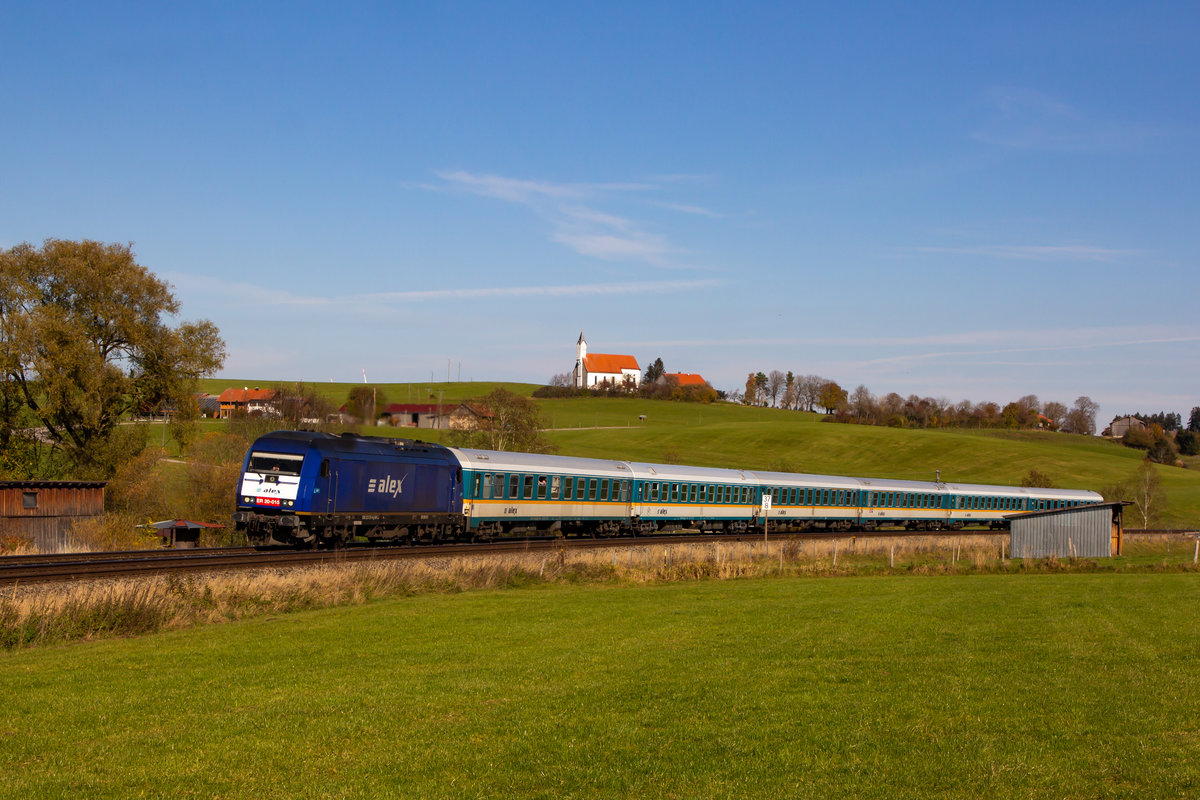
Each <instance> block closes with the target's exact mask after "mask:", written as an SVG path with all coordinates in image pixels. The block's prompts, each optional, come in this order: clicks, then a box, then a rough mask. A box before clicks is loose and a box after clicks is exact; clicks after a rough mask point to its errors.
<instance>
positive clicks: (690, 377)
mask: <svg viewBox="0 0 1200 800" xmlns="http://www.w3.org/2000/svg"><path fill="white" fill-rule="evenodd" d="M655 383H656V384H658V385H659V386H666V385H667V384H673V385H675V386H680V387H687V386H707V385H708V381H706V380H704V376H703V375H697V374H696V373H694V372H664V373H663V374H662V375H659V376H658V380H656V381H655Z"/></svg>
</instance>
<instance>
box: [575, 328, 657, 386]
mask: <svg viewBox="0 0 1200 800" xmlns="http://www.w3.org/2000/svg"><path fill="white" fill-rule="evenodd" d="M571 377H572V383H573V384H574V385H575V386H577V387H579V388H581V389H590V388H592V387H594V386H603V385H609V386H628V387H629V388H631V389H636V388H637V387H638V386H640V385H641V383H642V370H641V367H639V366H638V363H637V359H636V358H634V357H633V356H628V355H617V354H613V353H588V351H587V340H585V339H584V338H583V331H580V332H579V341H577V342H576V343H575V369H574V371H573V372H572V373H571Z"/></svg>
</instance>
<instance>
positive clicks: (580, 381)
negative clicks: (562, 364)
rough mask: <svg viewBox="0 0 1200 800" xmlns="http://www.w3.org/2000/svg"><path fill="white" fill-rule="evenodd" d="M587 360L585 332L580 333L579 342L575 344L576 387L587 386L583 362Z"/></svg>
mask: <svg viewBox="0 0 1200 800" xmlns="http://www.w3.org/2000/svg"><path fill="white" fill-rule="evenodd" d="M585 358H587V340H586V339H584V338H583V331H580V332H579V341H577V342H576V343H575V385H576V386H585V385H586V378H585V377H584V371H583V360H584V359H585Z"/></svg>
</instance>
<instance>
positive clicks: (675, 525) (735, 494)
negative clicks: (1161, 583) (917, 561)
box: [233, 431, 1103, 545]
mask: <svg viewBox="0 0 1200 800" xmlns="http://www.w3.org/2000/svg"><path fill="white" fill-rule="evenodd" d="M1102 499H1103V498H1101V496H1100V495H1099V494H1097V493H1095V492H1089V491H1081V490H1073V489H1031V488H1024V487H1016V486H983V485H974V484H949V483H940V482H934V483H925V482H920V481H894V480H883V479H878V478H851V477H837V476H831V475H802V474H793V473H776V472H751V471H748V470H736V469H714V468H707V467H687V466H676V465H667V464H648V463H640V462H632V461H616V460H613V461H608V460H604V459H593V458H573V457H569V456H547V455H534V454H530V453H509V452H496V451H488V450H471V449H456V448H450V447H443V446H441V445H436V444H428V443H422V442H414V441H410V440H405V439H389V438H380V437H368V436H357V435H353V434H343V435H341V436H334V435H331V434H326V433H311V432H300V431H276V432H275V433H271V434H268V435H266V436H263V437H261V438H259V439H258V440H257V441H256V442H255V443H254V444H253V446H252V447H251V448H250V451H249V452H248V453H247V454H246V459H245V462H244V464H243V468H242V476H241V480H240V482H239V486H238V498H237V510H236V512H235V513H234V515H233V520H234V524H235V526H236V527H237V529H238V530H243V531H245V532H246V534H247V536H248V537H249V539H250V541H251V542H253V543H255V544H292V545H315V544H317V543H318V542H321V543H338V542H345V541H349V540H350V539H352V538H355V537H365V538H367V539H389V540H402V541H409V542H422V541H454V540H465V539H492V538H498V537H501V536H506V535H510V534H518V533H554V534H559V535H564V536H566V535H580V536H619V535H637V534H649V533H653V532H656V531H661V530H673V529H682V528H688V529H698V530H705V531H714V532H726V533H744V532H751V531H761V530H762V526H763V525H764V524H769V525H770V528H771V530H773V531H805V530H823V531H826V530H874V529H877V528H880V527H899V528H905V529H908V530H957V529H960V528H963V527H965V526H976V527H978V526H983V527H991V528H1003V527H1006V526H1007V525H1008V518H1009V517H1011V516H1012V515H1015V514H1021V513H1029V512H1035V511H1045V510H1049V509H1055V508H1067V507H1071V506H1078V505H1087V504H1090V503H1098V502H1101V501H1102Z"/></svg>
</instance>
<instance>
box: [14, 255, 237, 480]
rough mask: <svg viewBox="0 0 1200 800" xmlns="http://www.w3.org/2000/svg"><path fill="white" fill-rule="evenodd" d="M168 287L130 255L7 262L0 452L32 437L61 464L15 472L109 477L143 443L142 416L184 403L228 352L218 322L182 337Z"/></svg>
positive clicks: (190, 326) (190, 327)
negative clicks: (138, 423)
mask: <svg viewBox="0 0 1200 800" xmlns="http://www.w3.org/2000/svg"><path fill="white" fill-rule="evenodd" d="M179 310H180V307H179V302H178V301H177V300H176V299H175V297H174V295H172V294H171V290H170V286H169V285H168V284H167V283H165V282H163V281H161V280H159V279H158V278H156V277H155V276H154V275H153V274H152V273H151V272H150V271H149V270H148V269H146V268H145V267H143V266H141V265H140V264H138V263H137V261H136V260H135V259H134V255H133V251H132V250H131V248H130V246H129V245H123V244H103V243H101V242H94V241H87V240H85V241H78V242H76V241H65V240H61V239H47V240H46V241H45V242H44V243H43V245H42V246H41V247H35V246H33V245H30V244H19V245H17V246H16V247H13V248H10V249H8V250H4V251H0V380H2V382H3V388H2V389H0V451H4V452H6V453H10V454H11V448H12V447H13V446H14V445H16V446H18V447H20V446H22V444H24V443H27V442H28V437H29V435H30V434H29V431H30V430H31V427H32V428H33V429H36V433H35V434H34V437H35V438H36V440H37V441H39V442H46V443H48V444H49V446H50V448H51V449H52V450H53V454H54V456H56V459H55V460H54V461H53V463H52V464H51V465H49V466H47V463H46V462H42V463H41V464H40V465H34V464H33V463H31V462H28V461H27V462H25V463H24V464H12V462H11V460H10V461H9V464H10V468H15V469H16V470H18V471H20V470H22V469H23V470H24V471H26V472H31V471H35V470H37V471H44V472H52V473H58V474H63V475H73V476H75V477H107V476H108V475H110V474H111V473H112V472H113V471H114V470H115V469H116V466H117V465H118V464H119V463H120V462H121V461H122V460H124V459H125V458H128V457H129V456H130V455H131V454H136V453H137V452H139V451H140V450H141V446H142V445H144V443H145V438H146V437H145V432H144V431H137V430H130V429H128V428H126V429H124V430H122V428H119V427H118V426H119V424H120V423H122V422H127V421H129V420H130V417H131V416H132V415H135V414H137V413H142V412H147V411H152V410H155V409H159V408H162V407H164V406H167V405H170V404H172V403H175V402H178V401H180V400H182V399H183V398H186V397H187V396H189V395H190V394H191V393H193V392H194V391H195V389H196V383H197V381H198V379H199V378H200V377H202V376H204V375H208V374H211V373H212V372H215V371H216V370H217V369H218V368H219V367H220V366H221V364H222V363H223V361H224V358H225V345H224V342H223V341H222V340H221V338H220V336H219V334H218V331H217V328H216V326H215V325H213V324H212V323H211V322H209V321H207V320H203V321H200V322H184V323H180V324H178V325H174V326H172V325H171V324H169V322H168V321H167V318H168V317H170V316H173V315H175V314H177V313H179Z"/></svg>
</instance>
